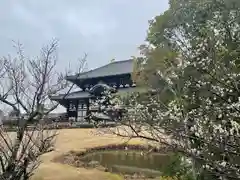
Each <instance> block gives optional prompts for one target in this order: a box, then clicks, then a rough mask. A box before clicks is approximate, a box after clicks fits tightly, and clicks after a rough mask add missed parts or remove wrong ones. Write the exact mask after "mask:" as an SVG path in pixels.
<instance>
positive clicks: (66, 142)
mask: <svg viewBox="0 0 240 180" xmlns="http://www.w3.org/2000/svg"><path fill="white" fill-rule="evenodd" d="M96 131H97V130H94V129H63V130H59V132H58V133H59V135H58V137H57V141H56V149H55V151H53V152H50V153H47V154H45V155H43V157H42V164H41V165H40V167H39V168H38V169H37V171H36V173H35V175H34V176H33V177H32V180H121V179H122V178H120V177H119V176H117V175H114V174H111V173H107V172H101V171H99V170H96V169H91V170H90V169H84V168H75V167H72V166H69V165H65V164H60V163H55V162H52V161H51V160H52V159H53V158H54V157H56V156H58V155H61V154H63V153H67V152H69V151H71V150H73V151H74V150H75V151H81V150H85V149H86V148H90V147H95V146H100V145H107V144H113V143H123V142H126V141H127V140H126V139H123V138H120V137H116V136H113V135H96ZM129 143H134V144H135V143H143V142H142V141H140V140H134V141H130V142H129Z"/></svg>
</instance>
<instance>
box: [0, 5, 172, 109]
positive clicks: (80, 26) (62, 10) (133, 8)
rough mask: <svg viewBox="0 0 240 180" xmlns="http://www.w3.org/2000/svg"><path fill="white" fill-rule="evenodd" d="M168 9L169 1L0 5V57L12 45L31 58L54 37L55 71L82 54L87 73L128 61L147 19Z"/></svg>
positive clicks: (139, 40) (9, 50) (63, 67)
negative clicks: (16, 43) (56, 44)
mask: <svg viewBox="0 0 240 180" xmlns="http://www.w3.org/2000/svg"><path fill="white" fill-rule="evenodd" d="M167 8H168V0H0V56H5V55H8V54H13V53H14V52H15V50H14V48H13V42H12V41H13V40H14V41H19V42H21V43H22V44H24V50H25V55H27V56H33V57H35V56H37V55H38V53H39V51H40V48H41V46H42V45H43V44H46V43H48V42H49V41H50V40H51V39H52V38H57V39H59V49H58V54H59V63H58V68H59V70H60V69H61V70H63V69H65V68H67V67H68V64H69V62H70V64H71V67H75V66H76V64H75V63H76V62H77V59H78V58H80V57H82V56H83V54H84V53H87V54H88V58H87V63H88V69H92V68H96V67H99V66H101V65H104V64H106V63H108V62H110V60H111V59H113V58H115V59H116V60H125V59H129V58H130V57H131V56H132V55H138V47H139V45H140V44H141V43H143V42H144V40H145V37H146V32H147V29H148V20H150V19H152V18H153V17H155V16H156V15H159V14H161V13H163V12H164V11H165V10H166V9H167ZM74 65H75V66H74ZM73 70H74V69H73ZM62 110H63V109H62Z"/></svg>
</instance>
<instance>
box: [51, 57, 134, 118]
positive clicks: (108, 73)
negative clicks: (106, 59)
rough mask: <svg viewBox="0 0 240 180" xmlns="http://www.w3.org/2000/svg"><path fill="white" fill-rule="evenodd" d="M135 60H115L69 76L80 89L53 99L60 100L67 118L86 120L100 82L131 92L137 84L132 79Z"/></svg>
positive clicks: (118, 90) (118, 89)
mask: <svg viewBox="0 0 240 180" xmlns="http://www.w3.org/2000/svg"><path fill="white" fill-rule="evenodd" d="M133 66H134V60H124V61H113V62H111V63H109V64H106V65H105V66H102V67H99V68H96V69H93V70H90V71H87V72H83V73H80V74H77V75H72V76H67V77H66V80H68V81H70V82H71V83H74V84H75V85H77V86H78V87H79V91H75V92H71V93H69V94H67V95H64V94H61V95H55V96H52V97H50V98H51V100H54V101H58V102H59V103H60V104H61V105H62V106H64V107H65V108H66V110H67V118H68V119H70V118H71V119H73V118H74V120H75V121H77V122H84V121H85V120H86V117H87V116H88V115H89V113H90V112H91V103H93V102H94V99H96V96H97V94H96V93H95V94H94V93H92V92H93V91H94V89H97V87H99V84H101V85H104V86H107V87H110V88H114V89H115V90H116V91H117V93H118V92H120V93H121V92H124V93H125V92H131V91H132V90H134V89H133V88H135V86H136V85H135V84H134V83H133V81H132V79H131V75H132V72H133Z"/></svg>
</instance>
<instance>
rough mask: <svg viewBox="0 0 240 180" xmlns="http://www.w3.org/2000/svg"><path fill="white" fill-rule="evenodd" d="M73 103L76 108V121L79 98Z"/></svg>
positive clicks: (76, 118)
mask: <svg viewBox="0 0 240 180" xmlns="http://www.w3.org/2000/svg"><path fill="white" fill-rule="evenodd" d="M74 104H75V108H76V112H75V121H76V122H77V120H78V104H79V100H76V101H75V103H74Z"/></svg>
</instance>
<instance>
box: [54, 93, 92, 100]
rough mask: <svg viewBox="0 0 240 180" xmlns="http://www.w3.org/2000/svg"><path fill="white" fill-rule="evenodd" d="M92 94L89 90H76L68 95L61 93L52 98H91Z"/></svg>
mask: <svg viewBox="0 0 240 180" xmlns="http://www.w3.org/2000/svg"><path fill="white" fill-rule="evenodd" d="M90 96H91V95H90V94H89V92H86V91H76V92H72V93H69V94H68V95H66V96H65V95H64V94H60V95H56V96H51V97H50V99H51V100H61V99H69V100H71V99H76V98H78V99H81V98H89V97H90Z"/></svg>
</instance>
